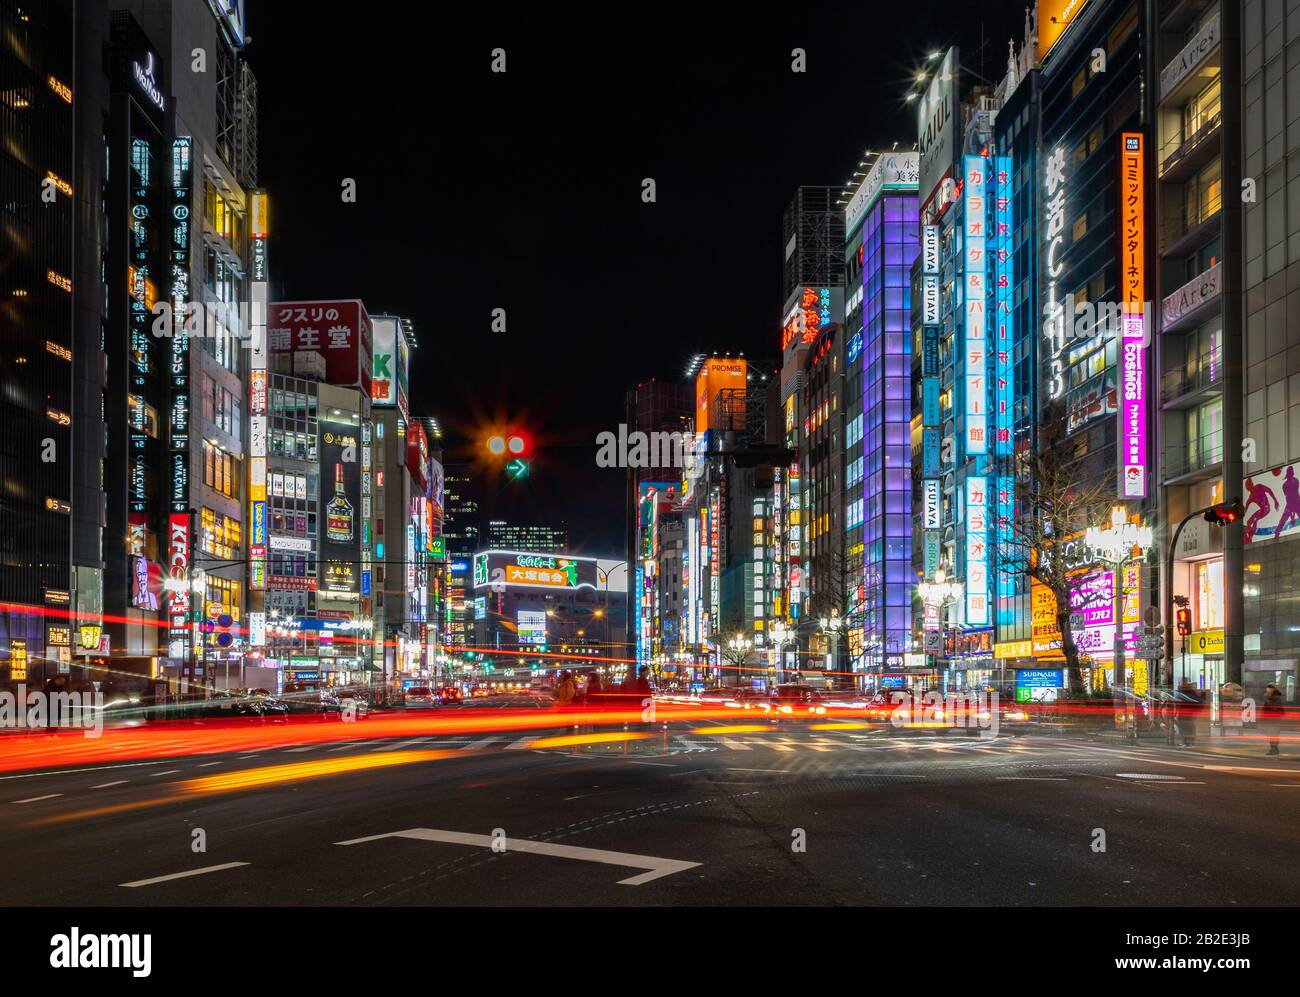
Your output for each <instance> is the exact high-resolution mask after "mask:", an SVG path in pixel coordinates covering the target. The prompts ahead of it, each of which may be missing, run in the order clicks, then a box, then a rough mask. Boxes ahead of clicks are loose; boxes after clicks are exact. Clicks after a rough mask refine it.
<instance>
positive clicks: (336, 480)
mask: <svg viewBox="0 0 1300 997" xmlns="http://www.w3.org/2000/svg"><path fill="white" fill-rule="evenodd" d="M358 442H359V441H358V439H357V431H356V428H355V427H353V426H350V425H347V424H341V423H332V422H325V421H322V423H321V434H320V455H321V465H320V467H321V484H320V490H321V494H320V501H321V503H322V504H323V506H324V511H325V515H324V523H323V524H322V526H323V529H322V530H321V535H320V560H321V572H320V577H321V582H320V588H321V592H322V593H323V594H326V595H341V596H345V597H346V596H347V595H353V594H356V593H357V592H358V591H359V583H360V564H359V561H360V552H361V529H360V514H359V510H360V508H361V464H360V461H359V459H358V450H359V446H358Z"/></svg>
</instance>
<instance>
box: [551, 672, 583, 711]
mask: <svg viewBox="0 0 1300 997" xmlns="http://www.w3.org/2000/svg"><path fill="white" fill-rule="evenodd" d="M577 696H578V684H577V683H576V682H574V681H573V672H568V671H566V672H563V673H562V674H561V675H560V684H559V685H557V686H556V687H555V703H556V705H557V706H572V705H573V701H574V699H576V698H577Z"/></svg>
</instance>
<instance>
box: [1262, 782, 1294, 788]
mask: <svg viewBox="0 0 1300 997" xmlns="http://www.w3.org/2000/svg"><path fill="white" fill-rule="evenodd" d="M1269 785H1270V786H1275V787H1277V788H1278V789H1300V782H1270V783H1269Z"/></svg>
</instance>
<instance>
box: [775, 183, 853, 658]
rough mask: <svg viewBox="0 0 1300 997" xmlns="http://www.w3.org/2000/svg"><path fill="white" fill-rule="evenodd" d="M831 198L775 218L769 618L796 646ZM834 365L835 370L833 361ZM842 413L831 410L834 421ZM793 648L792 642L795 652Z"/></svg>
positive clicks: (835, 264) (833, 293)
mask: <svg viewBox="0 0 1300 997" xmlns="http://www.w3.org/2000/svg"><path fill="white" fill-rule="evenodd" d="M864 163H865V160H864ZM838 200H839V192H838V190H837V189H836V188H833V187H812V186H809V187H800V188H798V189H797V190H796V191H795V194H794V196H793V197H792V198H791V200H790V203H789V204H788V205H787V206H786V209H785V214H784V216H783V218H782V241H783V245H784V253H785V255H784V263H783V266H782V294H783V298H784V311H783V312H782V321H781V373H780V383H781V388H780V416H779V418H780V421H781V423H782V426H783V430H782V434H781V439H780V440H779V442H780V443H781V444H782V445H783V447H784V449H786V450H788V451H792V452H794V453H795V454H796V457H795V459H794V460H793V461H792V462H791V463H790V464H789V465H787V466H785V467H782V468H780V469H779V473H777V474H776V475H774V482H773V487H774V496H773V499H774V518H773V524H772V525H773V534H774V555H775V558H776V560H775V568H774V570H775V581H774V584H775V586H776V589H777V591H778V592H779V593H780V598H779V603H778V605H779V609H778V611H777V615H778V617H779V618H781V619H782V620H784V621H786V622H788V623H790V624H791V625H792V626H794V627H795V628H796V629H797V632H798V633H799V635H800V637H799V642H802V643H804V644H806V643H807V641H808V640H809V639H810V638H811V637H812V635H813V633H814V632H815V629H816V624H815V622H814V617H813V616H811V615H810V614H809V611H808V608H807V599H808V588H809V581H810V578H811V572H812V566H811V564H810V563H809V562H808V560H807V559H808V557H809V547H808V535H809V531H810V527H811V511H810V509H809V505H808V502H809V500H808V495H807V492H806V486H805V481H804V478H803V474H804V468H803V467H802V466H801V463H802V454H803V450H804V448H805V447H806V446H807V444H808V441H807V440H806V438H805V436H804V432H803V429H804V413H805V410H806V409H807V408H808V405H807V402H806V400H805V399H804V397H803V392H804V391H805V390H806V386H807V379H808V352H809V350H811V349H812V346H813V343H814V342H815V341H816V339H817V335H818V332H819V331H820V330H821V328H822V327H823V326H825V325H827V324H829V323H832V322H836V323H838V321H839V320H840V318H841V316H842V315H843V307H844V289H843V281H844V209H843V207H842V206H841V205H840V204H839V203H837V202H838ZM836 366H837V370H838V369H839V368H838V361H837V363H836ZM837 376H838V374H837ZM842 415H843V413H842V412H837V413H836V415H835V418H836V420H837V421H839V420H840V419H841V418H842ZM837 479H838V474H837ZM826 484H828V483H826ZM819 514H820V513H819ZM827 515H829V513H828V512H827ZM841 560H842V557H841ZM841 567H842V565H841ZM797 647H798V642H796V643H795V652H794V653H795V654H796V655H797V653H798V650H797Z"/></svg>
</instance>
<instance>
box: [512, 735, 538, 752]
mask: <svg viewBox="0 0 1300 997" xmlns="http://www.w3.org/2000/svg"><path fill="white" fill-rule="evenodd" d="M538 736H539V735H536V734H534V735H533V736H532V737H521V738H520V739H519V740H518V741H511V742H510V743H509V744H507V745H506V747H505V750H506V751H520V750H522V749H523V748H526V747H528V746H529V745H530V744H532V743H533V742H534V741H536V740H537V738H538Z"/></svg>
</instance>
